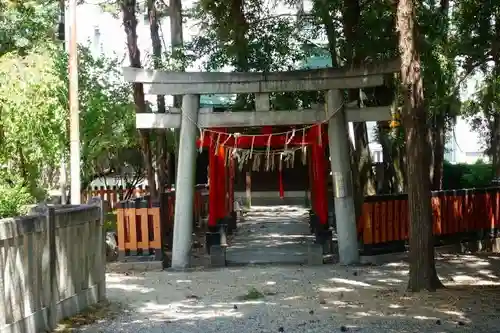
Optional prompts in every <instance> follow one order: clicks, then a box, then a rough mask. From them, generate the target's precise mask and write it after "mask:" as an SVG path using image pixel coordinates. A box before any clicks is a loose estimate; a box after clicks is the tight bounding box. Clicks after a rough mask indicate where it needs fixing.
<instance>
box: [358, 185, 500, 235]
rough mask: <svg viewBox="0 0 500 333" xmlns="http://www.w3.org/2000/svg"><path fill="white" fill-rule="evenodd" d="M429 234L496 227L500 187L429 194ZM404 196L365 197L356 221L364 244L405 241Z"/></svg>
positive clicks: (464, 232) (499, 216) (499, 223)
mask: <svg viewBox="0 0 500 333" xmlns="http://www.w3.org/2000/svg"><path fill="white" fill-rule="evenodd" d="M431 200H432V201H431V202H432V211H433V223H434V225H433V231H434V235H435V236H438V237H448V236H454V237H457V236H458V237H461V236H466V235H468V234H469V235H470V234H471V233H475V232H478V231H489V232H491V231H492V230H496V229H499V228H500V188H488V189H467V190H450V191H436V192H432V198H431ZM408 232H409V218H408V196H407V195H379V196H372V197H366V198H365V202H364V204H363V209H362V214H361V217H360V219H359V221H358V235H359V238H360V240H361V241H362V243H363V244H364V245H377V244H387V243H390V242H397V241H406V240H408Z"/></svg>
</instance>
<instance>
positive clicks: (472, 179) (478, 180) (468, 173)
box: [443, 161, 493, 190]
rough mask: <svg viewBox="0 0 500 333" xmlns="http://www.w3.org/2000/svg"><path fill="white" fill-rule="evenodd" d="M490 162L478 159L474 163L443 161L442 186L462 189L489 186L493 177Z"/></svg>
mask: <svg viewBox="0 0 500 333" xmlns="http://www.w3.org/2000/svg"><path fill="white" fill-rule="evenodd" d="M492 176H493V169H492V166H491V164H487V163H484V162H482V161H478V162H476V163H475V164H450V163H448V162H445V163H444V167H443V188H444V189H445V190H450V189H462V188H478V187H479V188H480V187H488V186H491V182H492V179H493V177H492Z"/></svg>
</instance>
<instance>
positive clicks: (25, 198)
mask: <svg viewBox="0 0 500 333" xmlns="http://www.w3.org/2000/svg"><path fill="white" fill-rule="evenodd" d="M14 181H15V180H14V179H9V181H7V180H6V179H0V219H2V218H5V217H13V216H18V215H22V214H23V213H24V212H23V210H22V208H23V206H26V205H29V204H32V203H34V202H35V198H34V197H33V196H32V195H31V193H30V191H29V189H28V188H26V187H25V186H22V185H21V182H19V181H18V182H14Z"/></svg>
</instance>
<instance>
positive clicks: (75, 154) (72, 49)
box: [69, 0, 81, 205]
mask: <svg viewBox="0 0 500 333" xmlns="http://www.w3.org/2000/svg"><path fill="white" fill-rule="evenodd" d="M76 1H77V0H69V13H70V15H69V16H70V18H71V23H70V37H69V140H70V146H69V150H70V177H71V204H72V205H79V204H80V200H81V198H80V197H81V179H80V160H81V159H80V112H79V110H78V51H77V42H76Z"/></svg>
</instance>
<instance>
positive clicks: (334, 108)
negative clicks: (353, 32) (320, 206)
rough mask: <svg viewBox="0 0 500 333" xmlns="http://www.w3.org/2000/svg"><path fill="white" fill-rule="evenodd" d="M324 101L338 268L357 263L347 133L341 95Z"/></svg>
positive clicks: (331, 95)
mask: <svg viewBox="0 0 500 333" xmlns="http://www.w3.org/2000/svg"><path fill="white" fill-rule="evenodd" d="M326 101H327V107H328V113H329V114H333V116H332V117H331V118H330V120H329V121H328V143H329V148H330V161H331V170H332V177H333V183H332V184H333V195H334V203H335V218H336V221H337V235H338V249H339V261H340V263H341V264H344V265H351V264H356V263H358V262H359V250H358V239H357V232H356V230H357V229H356V211H355V208H354V207H355V206H354V197H353V193H354V191H353V181H352V173H351V163H350V161H351V158H350V154H349V149H350V147H349V132H348V127H347V121H346V118H345V111H344V108H343V106H342V105H343V97H342V93H341V91H340V90H329V91H328V92H327V96H326Z"/></svg>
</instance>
